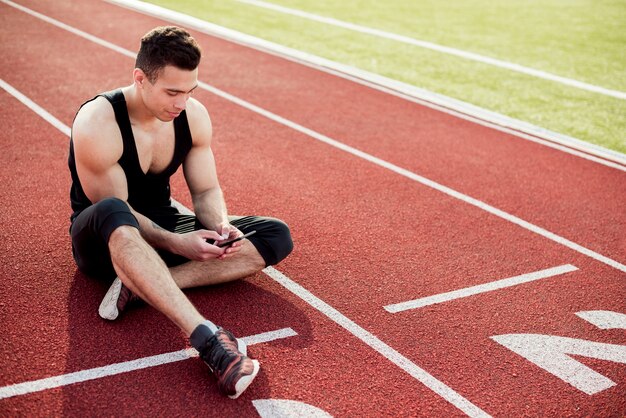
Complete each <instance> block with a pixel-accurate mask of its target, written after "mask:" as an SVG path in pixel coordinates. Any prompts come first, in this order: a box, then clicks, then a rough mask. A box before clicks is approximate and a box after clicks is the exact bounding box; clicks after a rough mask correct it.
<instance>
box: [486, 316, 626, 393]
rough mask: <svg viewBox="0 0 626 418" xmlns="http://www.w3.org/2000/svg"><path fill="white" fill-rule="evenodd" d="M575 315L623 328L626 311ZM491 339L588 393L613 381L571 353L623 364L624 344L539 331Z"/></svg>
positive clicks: (625, 359)
mask: <svg viewBox="0 0 626 418" xmlns="http://www.w3.org/2000/svg"><path fill="white" fill-rule="evenodd" d="M576 315H578V316H579V317H580V318H582V319H585V320H586V321H588V322H590V323H592V324H593V325H595V326H597V327H598V328H601V329H614V328H620V329H626V315H624V314H620V313H617V312H611V311H589V312H578V313H577V314H576ZM491 339H493V340H494V341H496V342H498V343H499V344H501V345H503V346H505V347H506V348H508V349H509V350H511V351H513V352H515V353H517V354H519V355H520V356H522V357H524V358H525V359H527V360H529V361H531V362H532V363H534V364H536V365H537V366H539V367H541V368H542V369H544V370H546V371H547V372H549V373H551V374H553V375H555V376H556V377H558V378H559V379H561V380H563V381H565V382H567V383H569V384H570V385H572V386H574V387H575V388H576V389H578V390H581V391H583V392H585V393H586V394H588V395H593V394H596V393H598V392H601V391H603V390H605V389H608V388H610V387H612V386H615V382H613V381H612V380H611V379H609V378H607V377H606V376H603V375H601V374H600V373H598V372H596V371H594V370H592V369H591V368H589V367H587V366H585V365H583V364H582V363H580V362H578V361H576V360H574V359H573V358H571V357H570V355H578V356H583V357H589V358H594V359H599V360H607V361H613V362H616V363H623V364H626V346H625V345H617V344H605V343H599V342H595V341H587V340H581V339H577V338H567V337H558V336H554V335H542V334H506V335H496V336H493V337H491Z"/></svg>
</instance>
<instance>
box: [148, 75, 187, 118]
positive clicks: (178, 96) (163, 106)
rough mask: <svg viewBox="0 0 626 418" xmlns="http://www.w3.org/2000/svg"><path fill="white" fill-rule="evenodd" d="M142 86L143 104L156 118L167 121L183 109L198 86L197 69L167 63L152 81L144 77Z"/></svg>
mask: <svg viewBox="0 0 626 418" xmlns="http://www.w3.org/2000/svg"><path fill="white" fill-rule="evenodd" d="M142 86H143V102H144V105H145V106H146V107H147V108H148V109H149V110H150V112H152V114H154V116H155V117H156V118H157V119H159V120H160V121H163V122H169V121H172V120H174V118H175V117H177V116H178V115H179V114H180V112H182V111H183V110H185V107H186V106H187V100H189V96H191V94H192V93H193V91H194V90H195V89H196V87H198V69H197V68H196V69H195V70H193V71H189V70H181V69H180V68H177V67H174V66H171V65H168V66H166V67H165V68H163V70H161V72H159V75H158V77H157V79H156V81H155V82H154V83H151V82H150V81H148V80H147V79H145V80H144V82H143V83H142Z"/></svg>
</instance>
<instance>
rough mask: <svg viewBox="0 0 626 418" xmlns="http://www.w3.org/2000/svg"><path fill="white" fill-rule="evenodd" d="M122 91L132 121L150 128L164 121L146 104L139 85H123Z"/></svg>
mask: <svg viewBox="0 0 626 418" xmlns="http://www.w3.org/2000/svg"><path fill="white" fill-rule="evenodd" d="M122 92H123V93H124V98H125V99H126V107H127V108H128V117H129V118H130V119H131V122H133V123H135V124H137V125H140V126H142V127H145V128H148V129H150V128H152V127H154V126H155V125H159V126H160V125H161V124H162V123H163V122H162V121H160V120H159V119H157V118H156V117H155V116H154V114H153V113H152V112H150V110H148V108H147V107H146V106H145V105H144V103H143V100H142V97H141V93H140V92H139V91H137V86H135V85H134V84H132V85H130V86H128V87H123V88H122Z"/></svg>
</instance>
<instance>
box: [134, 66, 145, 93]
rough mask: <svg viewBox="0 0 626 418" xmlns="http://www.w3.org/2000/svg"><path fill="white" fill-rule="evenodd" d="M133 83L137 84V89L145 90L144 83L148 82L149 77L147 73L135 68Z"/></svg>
mask: <svg viewBox="0 0 626 418" xmlns="http://www.w3.org/2000/svg"><path fill="white" fill-rule="evenodd" d="M133 81H134V82H135V85H136V86H137V87H139V88H140V89H142V88H143V83H145V82H146V81H148V77H147V76H146V73H144V72H143V70H142V69H140V68H135V69H134V70H133Z"/></svg>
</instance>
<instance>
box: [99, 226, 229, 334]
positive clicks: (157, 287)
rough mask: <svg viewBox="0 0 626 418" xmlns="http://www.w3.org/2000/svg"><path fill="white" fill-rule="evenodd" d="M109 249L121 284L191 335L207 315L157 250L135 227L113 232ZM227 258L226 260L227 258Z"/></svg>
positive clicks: (122, 228) (124, 227)
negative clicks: (191, 299) (182, 289)
mask: <svg viewBox="0 0 626 418" xmlns="http://www.w3.org/2000/svg"><path fill="white" fill-rule="evenodd" d="M109 251H110V253H111V260H112V262H113V267H114V268H115V271H116V272H117V274H118V276H119V278H120V280H121V281H122V283H123V284H124V285H125V286H126V287H128V288H129V289H130V290H131V291H132V292H133V293H135V294H137V295H138V296H139V297H141V299H143V300H144V301H146V302H148V303H149V304H150V305H152V306H153V307H154V308H155V309H157V310H158V311H160V312H162V313H163V314H165V315H166V316H167V317H168V318H169V319H170V320H171V321H172V322H174V323H175V324H176V325H178V327H179V328H180V329H181V330H183V332H184V333H185V334H186V335H187V336H190V335H191V333H192V332H193V330H194V329H196V327H197V326H198V325H200V324H201V323H202V322H204V320H205V319H204V318H203V317H202V315H200V313H199V312H198V311H197V310H196V308H195V307H194V306H193V305H192V304H191V302H190V301H189V299H187V297H186V296H185V295H184V294H183V292H182V291H181V290H180V288H179V287H178V285H177V284H176V282H175V281H174V279H173V278H172V275H171V273H170V271H169V270H168V268H167V266H166V265H165V263H164V262H163V260H161V257H159V255H158V254H157V253H156V251H155V250H154V249H153V248H152V247H151V246H150V245H149V244H148V243H147V242H146V241H145V240H144V239H143V238H142V237H141V234H140V233H139V230H137V229H136V228H134V227H132V226H121V227H119V228H117V229H116V230H115V231H113V232H112V233H111V236H110V238H109ZM224 261H225V260H224Z"/></svg>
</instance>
